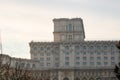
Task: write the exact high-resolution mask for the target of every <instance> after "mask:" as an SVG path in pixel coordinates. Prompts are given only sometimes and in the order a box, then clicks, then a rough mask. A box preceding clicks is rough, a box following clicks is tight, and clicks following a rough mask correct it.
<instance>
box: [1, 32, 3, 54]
mask: <svg viewBox="0 0 120 80" xmlns="http://www.w3.org/2000/svg"><path fill="white" fill-rule="evenodd" d="M0 51H1V53H0V54H2V52H3V51H2V36H1V30H0Z"/></svg>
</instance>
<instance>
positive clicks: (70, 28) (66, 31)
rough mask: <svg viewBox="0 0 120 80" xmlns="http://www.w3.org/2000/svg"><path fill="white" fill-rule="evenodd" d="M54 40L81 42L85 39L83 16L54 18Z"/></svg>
mask: <svg viewBox="0 0 120 80" xmlns="http://www.w3.org/2000/svg"><path fill="white" fill-rule="evenodd" d="M53 23H54V32H53V34H54V42H79V41H84V39H85V32H84V26H83V20H82V19H81V18H72V19H68V18H59V19H53Z"/></svg>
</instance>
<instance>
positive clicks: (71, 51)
mask: <svg viewBox="0 0 120 80" xmlns="http://www.w3.org/2000/svg"><path fill="white" fill-rule="evenodd" d="M53 22H54V32H53V34H54V42H30V53H31V59H32V60H37V61H39V62H40V63H39V68H41V69H53V70H56V71H57V78H55V80H74V79H75V80H108V79H109V80H115V79H116V78H115V76H114V73H113V69H114V66H115V64H116V63H118V62H119V60H120V56H119V50H118V49H117V48H116V44H117V43H118V41H85V40H84V39H85V32H84V26H83V20H82V19H81V18H72V19H68V18H60V19H53Z"/></svg>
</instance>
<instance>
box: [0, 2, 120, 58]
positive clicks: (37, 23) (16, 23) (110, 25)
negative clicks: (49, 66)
mask: <svg viewBox="0 0 120 80" xmlns="http://www.w3.org/2000/svg"><path fill="white" fill-rule="evenodd" d="M119 4H120V0H0V31H1V40H2V48H3V53H4V54H8V55H10V56H12V57H20V58H28V59H29V58H30V48H29V43H30V42H31V41H32V40H33V41H41V42H45V41H47V42H50V41H53V21H52V19H54V18H82V19H83V22H84V29H85V36H86V38H85V40H95V41H96V40H97V41H99V40H120V5H119Z"/></svg>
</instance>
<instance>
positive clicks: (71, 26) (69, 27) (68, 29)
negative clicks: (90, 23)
mask: <svg viewBox="0 0 120 80" xmlns="http://www.w3.org/2000/svg"><path fill="white" fill-rule="evenodd" d="M73 29H74V26H73V25H72V24H69V25H67V26H66V31H73Z"/></svg>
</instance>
